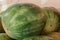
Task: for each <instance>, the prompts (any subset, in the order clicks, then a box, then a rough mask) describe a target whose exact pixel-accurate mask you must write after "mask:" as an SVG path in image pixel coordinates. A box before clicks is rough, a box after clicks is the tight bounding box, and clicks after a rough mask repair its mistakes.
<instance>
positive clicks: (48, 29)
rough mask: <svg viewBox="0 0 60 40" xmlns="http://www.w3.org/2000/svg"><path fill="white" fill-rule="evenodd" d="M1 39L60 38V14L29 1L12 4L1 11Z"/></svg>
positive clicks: (36, 39) (39, 39)
mask: <svg viewBox="0 0 60 40" xmlns="http://www.w3.org/2000/svg"><path fill="white" fill-rule="evenodd" d="M0 40H60V14H59V12H58V11H57V9H56V8H54V7H44V8H40V7H39V6H37V5H35V4H29V3H28V4H27V3H21V4H15V5H13V6H10V7H9V8H8V9H7V10H5V11H3V12H1V13H0Z"/></svg>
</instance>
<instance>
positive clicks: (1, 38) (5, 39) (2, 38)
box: [0, 33, 12, 40]
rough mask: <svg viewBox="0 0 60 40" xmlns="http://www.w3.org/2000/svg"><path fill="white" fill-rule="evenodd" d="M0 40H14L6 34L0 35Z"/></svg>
mask: <svg viewBox="0 0 60 40" xmlns="http://www.w3.org/2000/svg"><path fill="white" fill-rule="evenodd" d="M0 40H12V39H11V38H10V37H8V36H7V35H6V34H5V33H0Z"/></svg>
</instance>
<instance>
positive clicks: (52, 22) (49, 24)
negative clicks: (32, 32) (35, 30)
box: [42, 7, 60, 33]
mask: <svg viewBox="0 0 60 40" xmlns="http://www.w3.org/2000/svg"><path fill="white" fill-rule="evenodd" d="M42 11H43V13H45V15H46V24H45V27H44V30H43V31H44V32H43V33H51V32H54V31H57V30H58V28H59V25H60V20H59V17H60V16H59V14H58V13H59V12H58V11H57V10H56V9H55V8H54V7H44V8H43V9H42Z"/></svg>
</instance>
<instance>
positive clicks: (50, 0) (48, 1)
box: [0, 0, 60, 12]
mask: <svg viewBox="0 0 60 40" xmlns="http://www.w3.org/2000/svg"><path fill="white" fill-rule="evenodd" d="M17 3H33V4H36V5H38V6H40V7H46V6H47V7H55V8H57V10H58V11H60V0H0V12H1V11H4V10H6V9H7V8H8V7H9V6H11V5H13V4H17Z"/></svg>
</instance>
